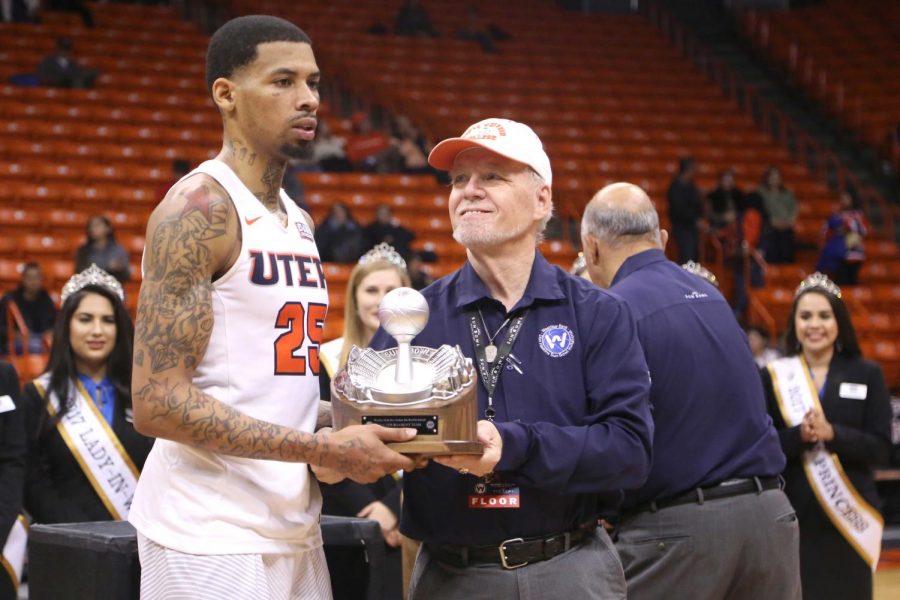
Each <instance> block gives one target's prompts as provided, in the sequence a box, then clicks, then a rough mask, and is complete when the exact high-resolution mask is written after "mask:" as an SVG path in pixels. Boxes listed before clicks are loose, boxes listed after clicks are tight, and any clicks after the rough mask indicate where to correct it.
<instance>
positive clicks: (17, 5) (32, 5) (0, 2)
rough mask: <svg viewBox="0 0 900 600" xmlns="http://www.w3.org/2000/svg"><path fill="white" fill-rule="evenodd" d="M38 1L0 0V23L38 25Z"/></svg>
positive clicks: (39, 20)
mask: <svg viewBox="0 0 900 600" xmlns="http://www.w3.org/2000/svg"><path fill="white" fill-rule="evenodd" d="M39 8H40V2H38V0H0V21H5V22H7V23H8V22H10V21H11V22H13V23H40V22H41V18H40V17H39V16H38V9H39Z"/></svg>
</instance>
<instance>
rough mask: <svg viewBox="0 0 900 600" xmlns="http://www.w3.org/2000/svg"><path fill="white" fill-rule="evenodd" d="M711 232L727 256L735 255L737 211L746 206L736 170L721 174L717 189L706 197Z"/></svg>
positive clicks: (727, 170) (725, 171) (728, 170)
mask: <svg viewBox="0 0 900 600" xmlns="http://www.w3.org/2000/svg"><path fill="white" fill-rule="evenodd" d="M706 201H707V214H708V215H709V232H710V233H711V234H712V235H714V236H716V237H717V238H718V239H719V242H720V243H721V244H722V250H723V252H724V254H725V255H726V256H730V255H732V254H734V251H735V246H736V240H737V225H736V221H737V211H738V207H740V206H743V204H744V194H743V192H741V190H740V189H739V188H738V187H737V185H735V180H734V170H733V169H725V170H724V171H722V172H721V173H720V174H719V183H718V185H717V186H716V189H714V190H713V191H711V192H710V193H709V194H707V195H706Z"/></svg>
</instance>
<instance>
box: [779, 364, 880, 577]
mask: <svg viewBox="0 0 900 600" xmlns="http://www.w3.org/2000/svg"><path fill="white" fill-rule="evenodd" d="M768 369H769V373H770V374H771V375H772V383H773V387H774V388H775V398H776V399H777V400H778V407H779V408H780V409H781V415H782V416H783V417H784V422H785V423H786V424H787V426H788V427H796V426H797V425H800V424H801V423H802V422H803V415H805V414H806V413H807V412H808V411H809V410H810V409H811V408H816V409H818V410H820V411H821V410H822V406H821V405H820V404H819V394H818V393H817V392H816V388H815V384H814V383H813V381H812V378H811V377H810V374H809V369H808V367H807V365H806V360H805V359H804V358H803V357H802V356H791V357H787V358H781V359H778V360H776V361H773V362H771V363H769V366H768ZM803 469H804V471H806V478H807V479H808V480H809V484H810V487H811V488H812V490H813V492H814V493H815V494H816V498H817V499H818V501H819V504H820V505H821V506H822V509H823V510H824V511H825V514H826V515H828V518H829V519H830V520H831V522H832V523H833V524H834V526H835V527H836V528H837V530H838V531H840V532H841V535H843V536H844V539H846V540H847V542H849V544H850V545H851V546H853V548H855V549H856V551H857V552H858V553H859V555H860V556H861V557H862V558H863V560H865V561H866V563H867V564H868V565H869V566H870V567H871V568H872V570H873V571H874V570H875V567H876V566H877V565H878V557H879V556H880V555H881V534H882V531H883V530H884V519H883V518H882V516H881V515H880V514H878V511H877V510H875V509H874V508H872V506H871V505H870V504H869V503H868V502H866V501H865V500H864V499H863V498H862V496H860V495H859V492H857V491H856V488H855V487H853V484H852V483H851V482H850V479H849V478H848V477H847V475H846V473H844V469H843V467H841V462H840V460H838V457H837V455H835V454H832V453H831V452H829V451H828V450H826V448H825V444H824V443H823V442H819V443H818V444H816V445H815V447H814V448H813V449H812V450H807V451H806V452H804V453H803Z"/></svg>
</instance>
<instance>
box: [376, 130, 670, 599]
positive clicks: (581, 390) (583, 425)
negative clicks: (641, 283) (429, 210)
mask: <svg viewBox="0 0 900 600" xmlns="http://www.w3.org/2000/svg"><path fill="white" fill-rule="evenodd" d="M429 162H430V163H431V165H432V166H434V167H436V168H438V169H442V170H447V171H449V174H450V180H451V190H450V198H449V210H450V220H451V223H452V225H453V236H454V238H455V239H456V241H458V242H459V243H460V244H462V245H463V246H465V248H466V253H467V258H468V260H467V262H466V264H465V265H464V266H463V267H462V268H461V269H459V270H458V271H456V272H454V273H452V274H451V275H448V276H447V277H444V278H443V279H441V280H439V281H437V282H435V283H434V284H432V285H430V286H429V287H427V288H426V289H425V290H423V292H422V293H423V294H424V296H425V298H426V299H427V300H428V305H429V307H430V311H431V317H430V320H429V322H428V325H427V326H426V327H425V329H424V330H423V331H422V332H421V333H420V334H419V335H418V336H417V337H416V338H415V340H413V344H414V345H418V346H428V347H438V346H440V345H441V344H450V345H459V346H460V348H462V351H463V353H464V354H465V355H466V356H469V357H472V359H473V360H474V361H475V362H476V364H477V365H478V368H479V384H478V385H479V389H478V414H479V418H480V419H482V420H480V421H479V423H478V435H479V440H480V441H481V442H482V443H483V444H484V446H485V451H484V455H482V456H472V455H468V456H463V455H456V456H447V457H438V458H436V459H435V460H434V461H432V463H431V464H429V465H428V467H426V468H425V469H423V470H417V471H415V472H413V473H409V474H407V475H406V476H404V492H405V496H404V506H403V517H402V520H401V531H402V532H403V533H404V534H405V535H407V536H409V537H411V538H414V539H417V540H421V541H422V542H423V546H422V550H421V551H420V553H419V557H418V560H417V562H416V567H415V570H414V572H413V577H412V583H411V593H410V597H411V598H413V599H424V598H427V599H428V600H444V599H469V598H485V597H488V596H490V597H494V598H503V599H504V600H506V599H510V598H513V599H515V598H521V599H530V598H534V599H546V598H565V597H567V598H573V599H574V598H579V599H580V598H603V599H604V600H606V599H610V598H625V579H624V573H623V571H622V568H621V565H620V563H619V560H618V558H617V557H616V555H615V549H614V547H613V545H612V543H611V541H610V539H609V536H608V535H607V533H606V532H605V531H604V530H602V529H598V528H597V527H596V523H597V516H598V514H599V511H601V510H605V511H614V510H615V508H616V507H617V506H618V504H619V502H620V500H621V492H620V491H619V490H621V489H623V488H628V487H637V486H639V485H641V484H642V483H643V481H644V479H645V478H646V475H647V472H648V469H649V464H650V458H651V456H650V440H651V438H652V434H653V425H652V420H651V415H650V410H649V402H648V392H649V385H650V382H649V378H648V373H647V364H646V362H645V360H644V357H643V354H642V352H641V348H640V346H639V345H638V342H637V336H636V331H635V326H634V320H633V319H632V317H631V313H630V311H629V309H628V307H627V305H626V304H625V303H624V302H623V301H622V300H621V299H619V298H617V297H615V296H613V295H611V294H608V293H606V292H604V291H602V290H600V289H598V288H596V287H595V286H593V285H591V283H590V282H588V281H586V280H583V279H580V278H575V277H573V276H571V275H569V274H567V273H566V272H565V271H563V270H562V269H560V268H558V267H554V266H551V265H550V264H549V263H548V262H547V261H546V260H545V259H544V257H543V256H541V254H540V253H539V252H537V250H536V245H537V243H538V241H539V239H540V237H541V234H542V232H543V230H544V227H545V226H546V223H547V220H548V219H549V217H550V214H551V212H552V200H551V191H550V189H551V188H550V186H551V183H552V181H551V178H552V174H551V170H550V161H549V159H548V158H547V155H546V153H545V152H544V150H543V146H542V144H541V141H540V139H539V138H538V137H537V135H535V133H534V132H533V131H532V130H531V129H530V128H529V127H528V126H526V125H523V124H521V123H516V122H514V121H509V120H506V119H487V120H485V121H481V122H479V123H476V124H475V125H472V126H471V127H469V129H467V130H466V132H465V133H464V134H463V135H462V137H459V138H451V139H448V140H444V141H443V142H441V143H440V144H438V145H437V146H435V148H434V150H433V151H432V152H431V155H430V156H429ZM371 345H372V347H374V348H378V349H383V348H386V347H389V346H393V345H394V343H393V340H391V339H390V337H389V336H388V335H387V334H386V333H385V332H384V331H383V330H380V331H379V332H378V333H377V334H376V336H375V338H374V339H373V341H372V344H371Z"/></svg>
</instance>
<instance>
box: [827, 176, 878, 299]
mask: <svg viewBox="0 0 900 600" xmlns="http://www.w3.org/2000/svg"><path fill="white" fill-rule="evenodd" d="M866 233H867V230H866V222H865V217H864V216H863V213H862V211H860V210H858V209H857V207H856V202H855V201H854V198H853V196H852V195H850V193H849V192H846V191H845V192H843V193H842V194H841V199H840V203H839V205H838V206H837V209H836V210H835V212H834V213H833V214H832V215H831V216H830V217H828V220H827V221H826V222H825V226H824V228H823V234H824V237H825V243H824V245H823V246H822V253H821V254H820V255H819V262H817V263H816V270H817V271H821V272H823V273H825V274H827V275H828V276H830V277H831V278H832V279H833V280H834V282H835V283H836V284H838V285H856V284H857V283H859V269H860V267H861V266H862V263H863V261H864V260H865V259H866V250H865V247H864V246H863V238H864V237H865V235H866Z"/></svg>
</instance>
